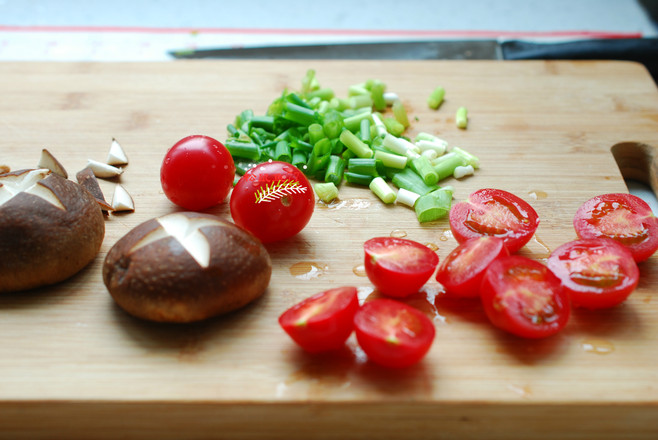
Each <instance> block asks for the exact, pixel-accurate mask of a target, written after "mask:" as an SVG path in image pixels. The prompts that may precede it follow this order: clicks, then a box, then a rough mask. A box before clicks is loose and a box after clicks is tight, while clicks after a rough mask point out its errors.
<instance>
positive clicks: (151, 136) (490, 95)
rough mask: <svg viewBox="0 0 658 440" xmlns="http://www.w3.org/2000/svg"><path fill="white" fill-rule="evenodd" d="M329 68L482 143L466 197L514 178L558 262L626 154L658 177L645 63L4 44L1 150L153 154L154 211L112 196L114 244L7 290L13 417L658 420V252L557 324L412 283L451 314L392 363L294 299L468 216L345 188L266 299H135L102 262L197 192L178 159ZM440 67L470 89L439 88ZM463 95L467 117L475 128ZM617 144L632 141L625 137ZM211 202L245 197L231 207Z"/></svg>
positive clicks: (458, 195)
mask: <svg viewBox="0 0 658 440" xmlns="http://www.w3.org/2000/svg"><path fill="white" fill-rule="evenodd" d="M309 68H313V69H315V70H316V71H317V77H318V79H319V80H320V82H321V84H322V85H323V86H326V87H331V88H333V89H334V90H335V92H336V94H337V95H339V96H346V94H347V88H348V86H349V85H351V84H354V83H358V82H361V81H364V80H366V79H369V78H378V79H380V80H382V81H384V82H385V83H387V85H388V89H389V90H390V91H395V92H397V93H398V95H399V96H400V97H401V99H402V101H403V103H404V105H405V107H406V108H407V111H408V113H409V115H410V117H411V127H410V128H409V131H408V134H409V135H412V136H413V135H414V134H416V133H417V132H419V131H427V132H432V133H435V134H437V135H439V136H441V137H443V138H444V139H445V140H447V141H448V142H449V143H450V144H451V145H456V146H460V147H462V148H464V149H466V150H467V151H470V152H472V153H473V154H475V155H477V156H478V157H479V158H480V161H481V169H479V170H478V171H477V173H476V175H475V176H471V177H468V178H465V179H463V180H461V181H453V180H448V181H447V182H446V183H449V184H452V185H454V187H455V190H456V191H455V199H456V200H457V201H459V200H463V199H465V198H466V197H467V196H468V194H469V193H471V192H473V191H475V190H477V189H480V188H484V187H495V188H500V189H505V190H507V191H510V192H513V193H515V194H516V195H518V196H520V197H521V198H523V199H525V200H527V201H528V202H529V203H530V204H531V205H532V206H533V207H534V208H535V209H536V211H537V212H538V213H539V216H540V218H541V224H540V226H539V229H538V230H537V233H536V235H535V237H534V238H533V240H531V242H530V243H529V244H528V245H527V246H526V247H525V248H524V249H523V250H522V251H521V253H522V254H523V255H527V256H530V257H533V258H537V259H539V260H544V259H545V258H546V257H547V256H548V254H549V253H550V251H551V250H552V249H555V248H556V247H557V246H559V245H560V244H562V243H564V242H566V241H569V240H571V239H574V238H575V233H574V230H573V226H572V223H571V222H572V218H573V214H574V213H575V211H576V209H577V207H578V206H579V205H580V204H581V203H582V202H584V201H585V200H587V199H588V198H590V197H592V196H594V195H597V194H602V193H608V192H626V191H627V190H626V186H625V184H624V181H623V178H622V174H621V172H620V168H619V167H618V166H617V163H616V161H615V156H616V157H617V158H618V160H619V161H620V163H623V166H622V169H623V170H624V173H625V174H628V175H632V176H634V177H636V178H640V179H643V180H645V181H647V182H651V183H653V185H654V191H655V190H656V188H655V186H656V182H657V181H656V170H657V169H658V166H657V164H656V159H655V157H656V156H655V151H656V150H655V149H656V148H657V147H658V90H657V89H656V85H655V83H654V82H653V81H652V79H651V77H650V76H649V75H648V73H647V72H646V70H645V69H644V68H643V67H642V66H640V65H637V64H633V63H627V62H596V61H590V62H567V61H564V62H558V61H549V62H543V61H529V62H499V61H491V62H470V61H469V62H459V61H436V62H425V61H424V62H409V61H405V62H391V61H368V62H356V61H355V62H342V61H341V62H338V61H304V62H300V61H276V62H274V61H196V62H195V61H190V62H187V61H186V62H171V63H107V64H95V63H52V64H48V63H2V64H0V164H6V165H9V166H11V168H12V169H20V168H29V167H35V166H36V164H37V162H38V160H39V156H40V153H41V149H42V148H44V147H45V148H48V149H49V150H50V151H51V152H52V153H53V154H54V155H55V156H56V157H57V158H58V159H59V160H60V162H62V164H63V165H64V166H65V167H66V168H67V170H68V171H69V174H70V175H75V172H77V171H79V170H80V169H82V168H83V167H84V166H85V165H86V162H87V160H88V159H96V160H104V159H105V157H106V155H107V152H108V149H109V146H110V142H111V140H112V138H116V139H117V140H118V141H119V142H120V143H121V145H122V146H123V147H124V149H125V150H126V152H127V154H128V156H129V158H130V164H129V165H128V166H127V167H126V169H125V172H124V174H123V175H122V176H121V177H120V179H119V180H115V181H102V182H101V185H102V187H103V190H104V191H105V195H106V197H107V198H111V196H112V191H113V187H114V185H116V184H117V183H121V184H122V185H123V186H124V187H125V188H126V189H127V190H128V191H129V192H130V193H131V194H132V196H133V197H134V200H135V205H136V210H135V212H134V213H126V214H116V215H109V216H108V217H107V220H106V236H105V241H104V244H103V246H102V249H101V252H100V254H99V255H98V257H97V258H96V260H95V261H94V262H93V263H92V264H91V265H90V266H88V267H87V268H86V269H84V270H83V271H82V272H81V273H79V274H78V275H76V276H74V277H73V278H72V279H70V280H68V281H66V282H64V283H61V284H59V285H56V286H53V287H48V288H42V289H37V290H34V291H29V292H21V293H11V294H4V295H2V296H0V335H1V336H0V436H1V437H8V438H52V437H63V438H69V439H71V438H113V439H115V438H159V439H169V438H179V439H180V438H186V439H196V438H212V437H218V438H322V439H325V438H326V439H329V438H374V437H375V436H377V437H379V438H414V439H420V438H455V439H482V438H496V439H515V438H530V436H532V438H534V439H549V438H596V439H609V438H624V439H649V438H656V437H658V418H657V417H655V416H656V413H657V412H658V385H657V383H658V367H657V366H658V296H657V295H658V265H657V264H656V263H657V262H658V256H655V255H654V256H653V257H652V258H650V259H649V260H648V261H646V262H644V263H642V264H641V275H642V278H641V281H640V284H639V287H638V288H637V290H636V291H635V293H634V294H633V295H632V296H631V297H630V298H629V299H628V301H627V302H626V303H624V304H623V305H621V306H619V307H617V308H614V309H611V310H604V311H596V312H594V311H585V310H576V311H575V312H574V314H573V317H572V319H571V321H570V322H569V324H568V326H567V328H566V329H565V330H564V331H563V332H562V333H560V334H558V335H556V336H554V337H551V338H548V339H546V340H540V341H526V340H521V339H519V338H516V337H513V336H510V335H507V334H503V333H502V332H500V331H498V330H495V329H494V328H493V327H491V325H490V324H488V322H487V320H486V317H485V315H484V312H483V310H482V308H481V307H480V305H479V304H478V303H477V302H474V301H461V302H460V301H454V300H452V301H451V300H447V299H445V298H442V297H441V295H440V286H439V285H438V284H437V283H436V282H435V281H431V282H430V283H429V284H428V286H427V288H426V289H425V290H424V291H422V292H421V293H419V294H417V295H415V296H413V297H412V298H410V299H409V300H408V302H409V303H411V304H413V305H414V306H416V307H418V308H420V309H421V310H423V311H425V312H426V313H427V314H428V315H429V316H431V317H432V318H433V320H434V322H435V325H436V330H437V337H436V340H435V342H434V344H433V346H432V348H431V350H430V352H429V354H428V355H427V357H426V358H425V359H424V360H423V361H422V362H421V363H420V364H418V365H416V366H414V367H412V368H409V369H405V370H401V371H397V370H387V369H384V368H379V367H377V366H376V365H373V364H372V363H370V362H368V361H367V358H366V356H365V355H364V354H363V353H362V352H361V351H360V349H359V348H358V346H357V345H356V341H355V340H354V339H353V337H352V339H350V340H349V341H348V343H347V345H346V347H345V349H344V350H342V351H340V352H338V353H334V354H331V355H321V356H309V355H306V354H305V353H303V352H302V351H301V350H300V349H298V348H297V347H296V346H295V345H294V344H293V343H292V342H291V341H290V340H289V339H288V337H287V336H286V335H285V334H284V333H283V331H282V330H280V328H279V327H278V324H277V317H278V316H279V314H280V313H281V312H283V311H284V310H285V309H286V308H288V307H290V306H291V305H293V304H294V303H296V302H297V301H299V300H301V299H303V298H305V297H307V296H310V295H311V294H313V293H316V292H319V291H321V290H324V289H327V288H330V287H332V286H337V285H355V286H357V287H358V288H359V291H360V295H361V298H362V299H364V298H365V297H367V296H368V295H371V294H372V295H376V292H373V289H372V287H371V285H370V283H369V282H368V279H367V278H366V277H365V276H364V274H363V271H362V268H361V267H360V266H361V265H362V259H363V254H362V252H363V251H362V243H363V242H364V241H365V240H366V239H368V238H371V237H375V236H389V235H392V234H393V235H399V236H406V237H407V238H410V239H413V240H417V241H420V242H423V243H432V244H434V245H436V246H437V247H438V251H437V252H438V254H439V256H440V258H444V257H445V256H446V255H447V254H448V253H449V252H450V251H451V250H452V249H453V248H454V247H455V245H456V243H455V241H454V239H453V238H452V237H451V235H450V234H449V229H448V224H447V220H440V221H436V222H432V223H428V224H423V225H421V224H419V223H418V221H417V220H416V217H415V214H414V213H413V211H411V210H409V209H408V208H406V207H404V206H395V205H394V206H385V205H383V204H382V203H380V202H379V201H378V200H377V199H376V198H375V197H374V196H373V195H371V193H370V192H369V190H367V189H365V188H362V187H355V186H350V185H343V186H342V187H341V190H340V201H339V202H338V203H334V204H331V205H328V206H327V205H323V204H320V203H318V204H317V205H316V208H315V213H314V215H313V218H312V219H311V221H310V223H309V225H308V227H307V228H306V229H305V230H304V231H303V232H302V233H301V234H299V235H298V236H297V237H295V238H293V239H291V240H288V241H286V242H283V243H278V244H273V245H269V246H268V250H269V252H270V254H271V256H272V259H273V265H274V271H273V277H272V281H271V284H270V287H269V288H268V291H267V292H266V294H265V295H264V296H263V297H262V298H261V299H260V300H258V301H257V302H255V303H253V304H252V305H250V306H248V307H247V308H245V309H243V310H241V311H239V312H236V313H232V314H230V315H228V316H224V317H220V318H217V319H212V320H209V321H206V322H202V323H198V324H193V325H157V324H153V323H148V322H143V321H139V320H137V319H134V318H132V317H130V316H128V315H127V314H126V313H124V312H123V311H122V310H121V309H119V308H118V307H117V306H116V305H115V304H114V303H113V301H112V299H111V297H110V296H109V294H108V293H107V290H106V289H105V287H104V285H103V283H102V279H101V265H102V261H103V258H104V257H105V254H106V253H107V251H108V249H109V248H110V247H111V246H112V245H113V244H114V243H115V242H116V241H117V240H118V239H119V238H120V237H122V236H123V235H124V234H125V233H127V232H128V231H129V230H130V229H132V228H133V227H135V226H136V225H138V224H139V223H141V222H143V221H145V220H147V219H150V218H152V217H155V216H159V215H162V214H165V213H168V212H172V211H174V210H175V209H176V208H175V207H174V206H173V205H172V204H171V203H170V202H169V201H168V200H167V199H166V197H165V196H164V194H163V193H162V190H161V187H160V182H159V168H160V163H161V161H162V158H163V156H164V154H165V152H166V150H167V149H168V148H169V147H170V146H171V145H173V144H174V143H175V142H176V141H177V140H179V139H180V138H182V137H184V136H187V135H190V134H205V135H209V136H213V137H215V138H217V139H219V140H224V139H225V138H226V129H225V127H226V124H228V123H230V122H232V121H233V118H234V117H235V115H236V114H237V113H239V112H240V111H241V110H243V109H248V108H250V109H253V110H254V112H255V113H261V114H262V113H264V112H265V111H266V109H267V105H268V104H269V103H270V102H271V101H272V100H273V99H274V98H276V97H277V96H278V95H279V94H280V93H281V92H282V90H283V89H285V88H288V89H291V90H298V89H299V88H300V84H301V78H302V77H303V75H304V74H305V72H306V70H307V69H309ZM437 85H442V86H443V87H445V89H446V101H445V102H444V104H443V105H442V106H441V108H440V109H439V110H437V111H433V110H430V109H428V107H427V105H426V98H427V96H428V94H429V92H430V91H431V90H432V89H433V88H434V87H435V86H437ZM459 106H466V107H467V108H468V109H469V116H470V120H469V126H468V129H467V130H460V129H458V128H456V127H455V124H454V114H455V111H456V109H457V108H458V107H459ZM613 150H614V152H615V154H614V155H613V152H612V151H613ZM208 212H211V213H214V214H217V215H219V216H222V217H224V218H230V215H229V212H228V207H227V205H226V204H222V205H220V206H218V207H216V208H213V209H211V210H209V211H208Z"/></svg>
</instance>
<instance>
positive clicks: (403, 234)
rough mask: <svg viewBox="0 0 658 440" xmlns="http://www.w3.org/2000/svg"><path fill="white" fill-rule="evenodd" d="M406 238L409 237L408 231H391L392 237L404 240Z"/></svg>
mask: <svg viewBox="0 0 658 440" xmlns="http://www.w3.org/2000/svg"><path fill="white" fill-rule="evenodd" d="M406 236H407V231H403V230H402V229H393V230H392V231H391V237H394V238H404V237H406Z"/></svg>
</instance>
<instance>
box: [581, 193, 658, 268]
mask: <svg viewBox="0 0 658 440" xmlns="http://www.w3.org/2000/svg"><path fill="white" fill-rule="evenodd" d="M573 226H574V229H575V230H576V234H577V235H578V238H598V237H607V238H611V239H613V240H615V241H617V242H619V243H621V244H622V245H624V246H626V247H627V248H628V249H629V250H630V251H631V254H633V258H634V259H635V261H636V262H638V263H639V262H642V261H645V260H647V259H648V258H649V257H650V256H651V255H653V254H654V253H655V252H656V250H658V218H656V216H655V215H654V214H653V212H652V211H651V207H650V206H649V204H647V202H645V201H644V200H642V199H641V198H639V197H637V196H634V195H632V194H626V193H610V194H602V195H599V196H596V197H592V198H591V199H589V200H588V201H586V202H585V203H583V204H582V205H581V206H580V207H579V208H578V210H577V211H576V214H575V216H574V219H573Z"/></svg>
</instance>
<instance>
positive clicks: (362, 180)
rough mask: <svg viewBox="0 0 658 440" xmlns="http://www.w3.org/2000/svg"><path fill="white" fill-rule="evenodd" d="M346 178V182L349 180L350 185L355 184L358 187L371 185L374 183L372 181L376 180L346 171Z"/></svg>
mask: <svg viewBox="0 0 658 440" xmlns="http://www.w3.org/2000/svg"><path fill="white" fill-rule="evenodd" d="M344 176H345V180H347V181H348V182H349V183H355V184H357V185H363V186H368V185H370V182H372V179H374V177H373V176H367V175H364V174H357V173H351V172H349V171H345V174H344Z"/></svg>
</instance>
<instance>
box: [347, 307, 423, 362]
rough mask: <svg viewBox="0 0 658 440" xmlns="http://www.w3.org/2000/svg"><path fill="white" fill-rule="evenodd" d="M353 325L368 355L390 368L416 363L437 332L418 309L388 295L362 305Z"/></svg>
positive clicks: (360, 344) (359, 341)
mask: <svg viewBox="0 0 658 440" xmlns="http://www.w3.org/2000/svg"><path fill="white" fill-rule="evenodd" d="M354 328H355V331H356V338H357V341H358V343H359V346H360V347H361V348H362V349H363V351H364V352H365V353H366V355H368V358H369V359H370V360H372V361H373V362H375V363H377V364H379V365H382V366H385V367H391V368H406V367H409V366H411V365H414V364H416V363H417V362H419V361H420V360H421V359H422V358H423V357H424V356H425V355H426V354H427V352H428V351H429V349H430V347H431V346H432V342H433V341H434V335H435V332H436V331H435V329H434V324H433V323H432V321H431V320H430V319H429V318H428V317H427V316H426V315H424V314H423V313H422V312H421V311H419V310H418V309H415V308H414V307H411V306H409V305H407V304H404V303H401V302H399V301H396V300H394V299H388V298H380V299H374V300H371V301H367V302H366V303H365V304H363V305H362V306H361V308H360V309H359V310H358V311H357V313H356V316H355V317H354Z"/></svg>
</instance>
